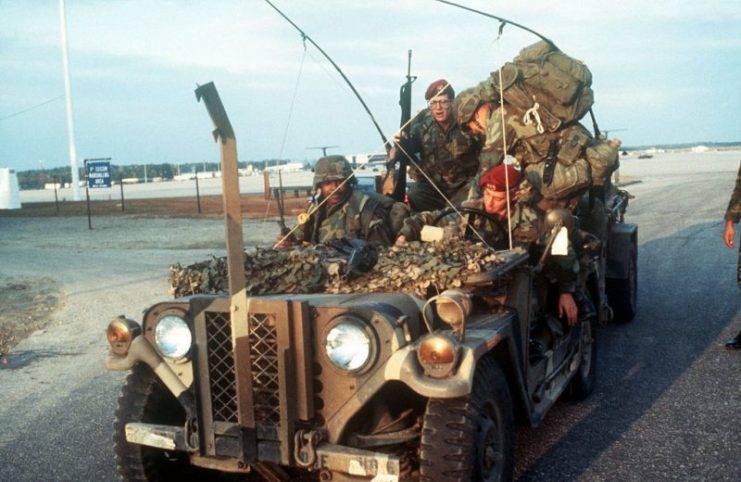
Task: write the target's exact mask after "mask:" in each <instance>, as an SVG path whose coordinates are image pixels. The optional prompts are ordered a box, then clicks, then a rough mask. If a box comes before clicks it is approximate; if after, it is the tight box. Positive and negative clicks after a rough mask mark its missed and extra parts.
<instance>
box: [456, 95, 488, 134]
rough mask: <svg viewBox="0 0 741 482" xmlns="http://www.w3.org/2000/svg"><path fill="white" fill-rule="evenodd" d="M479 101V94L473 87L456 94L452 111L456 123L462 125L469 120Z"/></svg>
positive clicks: (480, 100)
mask: <svg viewBox="0 0 741 482" xmlns="http://www.w3.org/2000/svg"><path fill="white" fill-rule="evenodd" d="M481 103H482V99H481V96H480V95H479V93H478V92H477V90H476V89H475V88H470V89H466V90H464V91H462V92H461V93H460V94H458V95H457V96H456V98H455V100H454V101H453V112H454V113H455V120H456V121H458V124H460V125H463V124H465V123H466V122H468V121H470V120H471V119H472V118H473V115H474V113H475V112H476V109H478V107H479V106H480V105H481Z"/></svg>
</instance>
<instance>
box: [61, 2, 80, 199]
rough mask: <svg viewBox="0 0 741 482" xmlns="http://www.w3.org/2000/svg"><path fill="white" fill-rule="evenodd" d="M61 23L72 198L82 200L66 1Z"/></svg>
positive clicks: (62, 4) (62, 6) (62, 10)
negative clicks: (70, 79)
mask: <svg viewBox="0 0 741 482" xmlns="http://www.w3.org/2000/svg"><path fill="white" fill-rule="evenodd" d="M59 21H60V30H61V33H62V64H63V66H64V94H65V95H64V97H65V103H66V105H67V139H68V141H69V163H70V167H71V169H72V198H73V199H74V200H75V201H79V200H80V171H79V169H78V168H77V147H76V146H75V124H74V122H73V120H72V87H71V85H70V81H69V53H68V51H67V16H66V14H65V8H64V0H59Z"/></svg>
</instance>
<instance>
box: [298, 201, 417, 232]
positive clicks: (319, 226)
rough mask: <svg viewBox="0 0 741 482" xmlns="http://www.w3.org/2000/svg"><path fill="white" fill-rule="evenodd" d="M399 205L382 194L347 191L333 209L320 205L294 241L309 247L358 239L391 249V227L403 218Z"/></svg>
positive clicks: (398, 223)
mask: <svg viewBox="0 0 741 482" xmlns="http://www.w3.org/2000/svg"><path fill="white" fill-rule="evenodd" d="M320 202H321V199H320ZM399 204H401V203H396V202H394V201H393V200H392V199H390V198H388V197H386V196H383V195H381V194H376V193H373V192H364V191H359V190H355V189H352V188H348V190H347V191H346V193H345V197H344V198H343V199H342V201H340V202H339V203H337V204H336V205H334V206H332V207H330V208H327V205H326V204H324V205H322V207H320V208H319V210H318V211H316V212H315V213H314V214H313V215H312V216H311V217H310V218H309V220H308V221H307V222H306V224H304V225H303V226H302V228H303V229H300V230H298V231H297V236H296V238H297V239H298V241H307V242H310V243H326V242H327V241H331V240H333V239H340V238H358V239H364V240H366V241H369V242H371V243H378V244H383V245H391V244H392V243H393V240H394V235H395V230H394V229H393V227H392V226H393V225H394V224H397V225H400V224H401V222H400V221H399V220H398V219H397V218H398V217H399V216H403V212H402V211H404V209H399V207H398V206H397V205H399Z"/></svg>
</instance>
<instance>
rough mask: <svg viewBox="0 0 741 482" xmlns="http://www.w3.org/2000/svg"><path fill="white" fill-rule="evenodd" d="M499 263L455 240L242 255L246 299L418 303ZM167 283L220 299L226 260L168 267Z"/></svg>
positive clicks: (176, 290) (344, 244) (174, 289)
mask: <svg viewBox="0 0 741 482" xmlns="http://www.w3.org/2000/svg"><path fill="white" fill-rule="evenodd" d="M376 256H377V259H376ZM503 262H504V260H503V258H501V256H500V255H498V254H496V253H493V252H492V251H491V250H489V249H488V248H486V247H484V246H483V245H481V244H474V243H471V242H469V241H465V240H462V239H458V238H453V239H449V240H445V241H442V242H438V243H430V244H427V243H424V244H423V243H419V242H410V243H407V244H405V245H404V246H392V247H382V248H378V251H377V254H376V253H373V252H371V251H370V250H369V248H368V247H367V246H366V245H363V243H362V242H360V243H358V241H357V240H351V241H347V240H343V241H339V242H335V243H333V244H327V245H322V244H318V245H312V246H299V247H295V248H293V249H290V250H274V249H257V250H256V251H254V252H253V253H245V281H246V287H245V288H246V291H247V294H248V295H261V294H272V293H307V294H308V293H324V292H326V293H353V292H364V293H383V292H390V291H397V292H403V293H409V294H413V295H416V296H419V297H423V298H424V297H427V295H428V292H435V293H437V292H439V291H443V290H445V289H448V288H458V287H460V286H462V285H464V284H465V282H466V280H467V279H469V277H471V276H474V275H476V274H478V273H481V272H482V271H484V270H486V269H490V268H493V267H495V266H497V265H500V264H502V263H503ZM169 281H170V285H171V290H170V292H171V294H173V295H175V296H176V297H179V296H188V295H193V294H201V293H207V294H225V293H227V292H228V278H227V264H226V259H225V258H216V257H214V258H212V259H211V260H209V261H204V262H200V263H195V264H192V265H189V266H181V265H179V264H176V265H173V266H170V279H169Z"/></svg>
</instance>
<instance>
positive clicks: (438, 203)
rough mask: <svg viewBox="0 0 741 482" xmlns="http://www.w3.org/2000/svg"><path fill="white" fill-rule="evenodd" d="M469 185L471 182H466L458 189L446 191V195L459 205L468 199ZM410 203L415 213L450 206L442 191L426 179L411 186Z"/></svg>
mask: <svg viewBox="0 0 741 482" xmlns="http://www.w3.org/2000/svg"><path fill="white" fill-rule="evenodd" d="M469 186H470V183H468V182H467V183H464V184H463V185H461V186H460V187H459V188H458V189H455V190H453V191H452V192H450V193H446V197H447V198H448V199H449V200H450V202H452V203H453V204H454V205H455V206H457V205H459V204H460V203H462V202H463V201H465V200H466V199H468V191H469ZM409 205H410V207H411V208H412V212H413V213H419V212H422V211H437V210H438V209H444V208H447V207H448V204H447V203H446V202H445V199H443V198H442V196H440V193H439V192H437V190H436V189H435V188H434V187H432V185H431V184H430V183H428V182H425V181H417V182H415V183H414V184H412V185H411V186H410V187H409Z"/></svg>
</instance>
